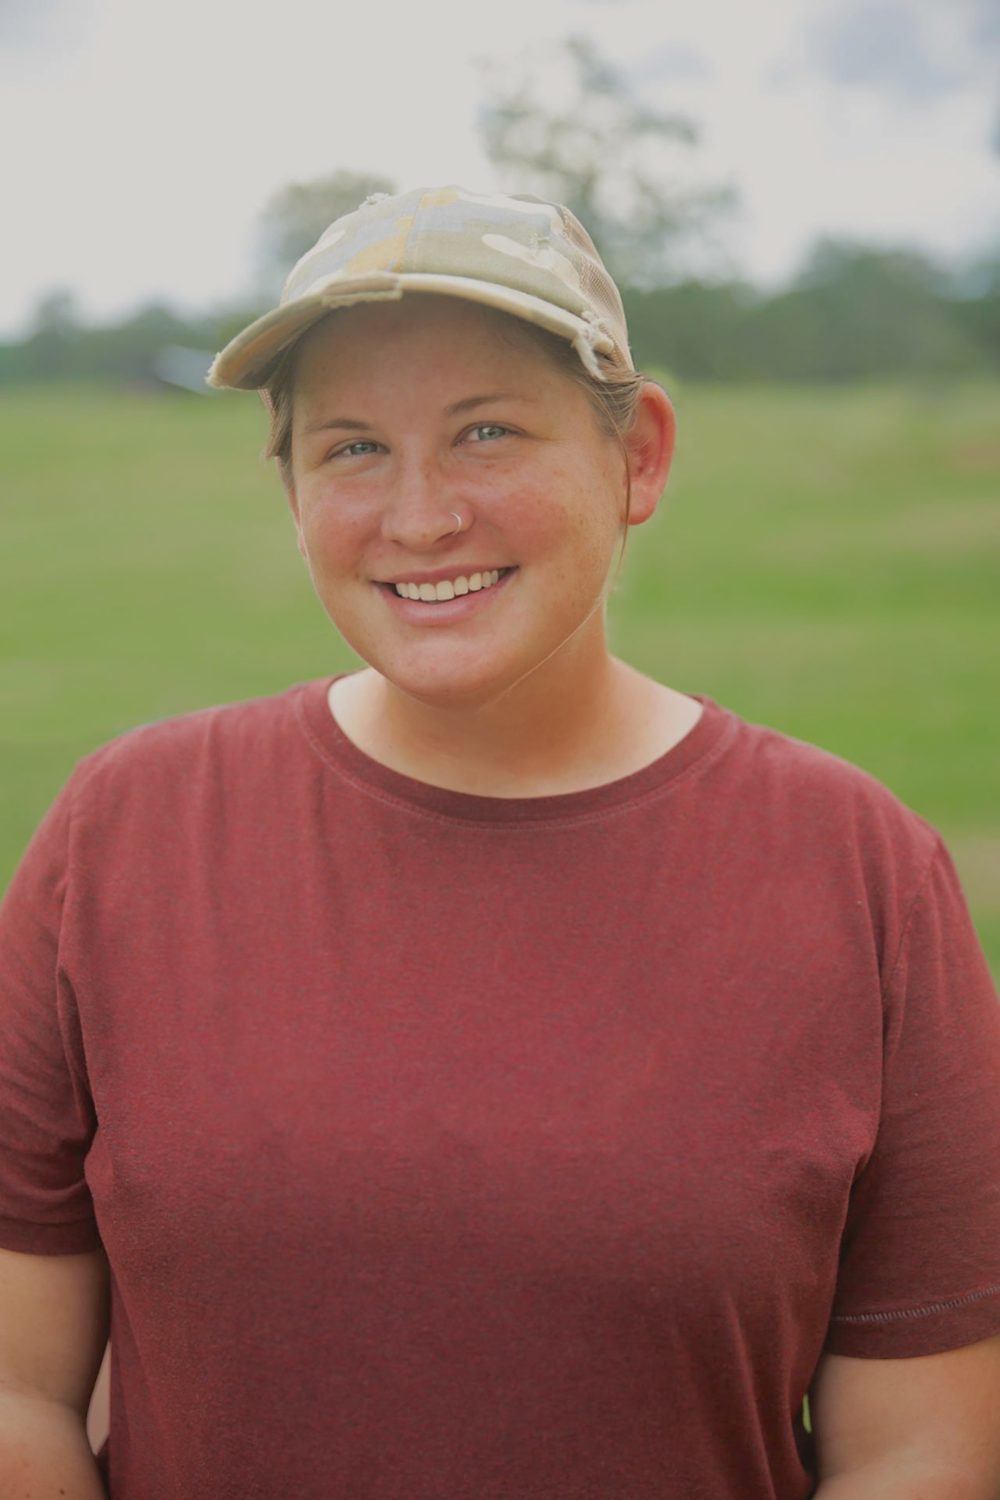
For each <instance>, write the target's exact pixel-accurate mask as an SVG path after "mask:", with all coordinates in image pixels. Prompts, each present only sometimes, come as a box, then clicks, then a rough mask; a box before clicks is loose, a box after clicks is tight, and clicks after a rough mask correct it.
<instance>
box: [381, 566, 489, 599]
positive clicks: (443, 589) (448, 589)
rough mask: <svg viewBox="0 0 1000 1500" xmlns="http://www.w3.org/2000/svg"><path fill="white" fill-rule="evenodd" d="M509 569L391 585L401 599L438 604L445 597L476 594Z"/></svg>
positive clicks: (453, 597)
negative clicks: (437, 581) (430, 581)
mask: <svg viewBox="0 0 1000 1500" xmlns="http://www.w3.org/2000/svg"><path fill="white" fill-rule="evenodd" d="M510 571H511V570H510V568H493V569H492V570H489V571H487V572H483V573H471V574H470V575H469V576H468V577H466V576H465V574H464V573H460V574H459V575H458V577H457V578H442V579H441V581H440V582H439V583H394V584H393V585H392V587H393V588H394V589H395V591H396V593H397V594H398V595H399V597H400V598H401V599H417V600H419V601H420V602H421V603H422V604H438V603H441V602H442V601H443V600H446V599H457V598H459V597H460V596H461V595H462V594H476V593H478V592H479V591H480V589H490V588H492V587H493V586H494V584H497V583H499V582H500V579H501V578H503V577H505V575H506V574H507V573H509V572H510Z"/></svg>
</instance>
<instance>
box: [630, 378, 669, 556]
mask: <svg viewBox="0 0 1000 1500" xmlns="http://www.w3.org/2000/svg"><path fill="white" fill-rule="evenodd" d="M676 436H677V418H676V416H675V415H674V408H673V405H672V403H671V400H670V397H669V396H668V395H667V393H666V391H665V390H663V389H662V387H661V386H658V385H655V384H654V383H653V381H651V380H647V382H646V384H645V385H644V386H643V388H642V391H641V392H640V394H639V402H638V406H637V408H636V414H635V421H634V422H633V424H632V427H631V430H630V431H629V432H628V433H627V435H626V437H625V451H626V452H627V454H628V466H629V477H630V480H631V485H632V498H631V503H630V505H629V517H628V521H629V525H630V526H641V525H642V523H643V521H648V520H649V518H650V516H652V515H653V514H654V512H655V510H656V507H657V505H658V504H659V502H660V497H661V495H662V494H663V491H664V489H665V488H666V484H667V476H668V475H669V473H670V465H671V463H672V462H673V457H674V441H675V438H676Z"/></svg>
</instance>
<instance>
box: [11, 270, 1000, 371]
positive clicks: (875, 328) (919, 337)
mask: <svg viewBox="0 0 1000 1500" xmlns="http://www.w3.org/2000/svg"><path fill="white" fill-rule="evenodd" d="M625 304H626V312H627V314H628V322H629V329H630V332H631V338H632V347H633V352H634V355H635V359H636V363H637V365H639V366H640V367H641V368H646V369H657V370H664V369H665V370H668V371H670V373H671V374H673V375H675V376H677V377H678V378H680V379H684V378H691V379H699V380H739V381H745V380H850V379H858V378H865V377H869V376H879V375H924V374H926V375H975V374H991V373H1000V252H998V254H997V255H996V256H995V257H994V258H993V259H992V260H986V261H982V262H980V263H979V265H978V266H976V267H975V268H973V269H971V270H967V271H966V272H964V273H963V274H962V275H958V274H957V273H947V272H944V271H942V270H941V269H940V268H939V267H937V266H935V265H934V264H933V263H932V262H930V261H929V260H927V259H926V258H925V257H923V256H921V255H920V254H918V253H916V252H914V251H908V250H899V251H887V250H882V249H875V248H872V247H870V246H865V245H858V244H852V243H848V242H843V241H824V242H821V243H820V244H818V245H817V246H816V247H815V248H814V250H813V251H812V252H811V254H810V256H809V257H808V259H807V261H806V262H805V264H804V265H803V267H802V269H801V270H800V271H799V272H798V274H797V275H796V276H795V277H794V278H793V280H792V281H791V283H790V284H789V285H788V286H787V287H785V288H783V289H781V290H779V291H776V292H771V293H765V292H762V291H760V290H759V289H756V288H754V287H753V286H751V285H749V284H748V283H745V282H740V281H733V282H723V283H720V282H711V283H709V282H702V281H697V280H687V281H681V282H679V283H677V284H676V285H672V286H667V287H659V288H654V289H647V290H642V291H639V290H628V291H626V293H625ZM261 310H262V308H258V307H254V306H242V307H231V308H229V309H227V310H226V311H224V312H216V313H214V314H211V315H205V316H202V317H191V316H187V317H184V316H181V315H180V314H178V313H177V312H175V311H172V310H171V309H170V308H168V307H165V306H159V305H154V306H148V307H145V308H143V309H141V310H140V311H139V312H136V313H134V314H133V315H131V316H130V317H127V318H124V319H122V320H120V321H118V322H116V323H112V324H108V325H106V326H102V327H93V326H88V325H87V324H85V323H84V322H83V321H82V320H81V319H80V318H79V317H78V316H77V314H76V312H75V309H74V304H73V300H72V298H71V296H69V294H67V293H53V294H51V295H50V296H49V297H47V298H45V299H44V300H43V301H42V303H40V304H39V307H38V309H37V311H36V315H35V318H34V324H33V328H32V331H31V332H30V334H29V335H28V337H26V338H25V339H23V340H21V341H20V342H17V343H7V344H0V384H7V385H10V384H15V383H18V384H20V383H27V382H38V381H48V380H58V381H74V380H99V381H104V382H124V383H128V384H133V385H135V384H147V383H154V382H157V381H160V380H163V379H164V378H166V379H168V380H169V379H170V378H171V377H170V374H169V368H170V364H169V360H165V359H164V355H165V351H170V350H172V349H173V350H176V349H177V348H178V347H180V348H186V349H197V350H203V351H204V352H205V354H206V356H207V355H210V354H212V353H213V352H214V351H215V350H217V349H219V348H221V347H222V345H223V344H224V343H225V342H226V341H227V340H228V339H229V338H230V337H231V336H232V334H233V333H235V332H236V331H237V330H238V329H240V328H242V327H244V326H245V324H246V322H247V321H248V320H249V319H250V318H252V317H254V316H256V314H257V313H258V312H259V311H261ZM196 363H197V362H196ZM206 364H207V359H206ZM165 372H167V373H166V374H165ZM195 383H197V381H196V382H195Z"/></svg>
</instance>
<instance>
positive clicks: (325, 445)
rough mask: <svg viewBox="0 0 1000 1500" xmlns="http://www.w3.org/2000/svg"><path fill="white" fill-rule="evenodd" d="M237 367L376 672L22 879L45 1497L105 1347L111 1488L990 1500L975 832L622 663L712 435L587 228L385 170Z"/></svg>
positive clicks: (144, 744) (154, 787)
mask: <svg viewBox="0 0 1000 1500" xmlns="http://www.w3.org/2000/svg"><path fill="white" fill-rule="evenodd" d="M212 380H213V381H214V383H215V384H216V385H219V386H223V387H225V386H231V387H235V388H241V389H250V390H253V389H256V390H259V391H260V392H261V393H262V395H263V397H264V400H265V402H266V404H267V406H268V409H269V411H270V414H271V420H272V429H271V435H270V439H269V452H270V453H271V455H272V456H273V457H275V458H276V459H277V466H278V472H279V477H280V480H281V484H282V487H283V489H284V493H285V496H286V499H287V504H288V506H289V509H290V513H291V516H292V518H293V521H294V525H295V530H296V535H297V540H298V546H299V550H300V552H301V554H302V557H303V559H304V561H305V563H306V565H307V568H308V570H309V574H310V576H311V578H312V582H313V586H314V588H315V590H316V593H317V596H318V598H319V600H320V603H321V604H322V606H323V609H324V610H325V612H326V614H327V616H328V617H329V619H330V621H331V623H332V625H333V626H334V627H335V628H336V630H337V631H338V632H339V633H340V634H341V635H342V636H343V637H344V638H345V639H346V640H347V641H348V642H349V643H350V645H351V646H352V647H353V649H354V650H355V651H356V652H357V653H358V655H359V656H360V657H361V658H362V660H363V661H364V662H365V664H366V665H365V666H364V668H363V669H362V670H360V671H357V672H354V673H350V674H346V675H342V676H337V677H324V678H322V679H319V680H314V681H307V682H303V683H299V684H297V685H295V686H293V687H291V688H289V689H288V690H287V691H286V692H284V693H281V694H278V695H277V696H274V697H267V698H260V699H256V700H252V701H250V702H246V703H238V704H231V705H228V706H224V707H214V708H209V709H206V710H204V711H202V712H200V713H196V714H192V715H186V716H184V717H182V718H177V719H170V720H166V721H163V722H161V723H158V724H153V725H147V726H144V727H142V728H140V729H137V730H134V731H132V732H131V733H128V734H125V735H123V736H121V737H119V738H118V739H117V740H114V741H112V742H111V743H110V744H108V745H106V746H104V747H102V748H101V749H99V750H97V751H95V752H94V753H93V754H92V755H90V756H88V757H87V758H86V759H85V760H84V761H82V762H81V763H80V765H79V766H78V767H77V768H76V770H75V771H74V773H73V775H72V777H71V778H70V781H69V783H68V784H67V786H66V788H65V790H64V792H63V793H62V794H61V795H60V797H59V798H58V799H57V801H56V803H55V804H54V806H53V808H52V809H51V810H50V812H49V814H48V815H47V817H46V819H45V821H44V822H43V824H42V826H41V827H40V829H39V831H38V833H37V834H36V836H35V839H34V841H33V842H32V845H31V847H30V849H29V851H28V853H27V855H26V857H25V859H24V861H23V863H22V865H21V867H20V869H19V871H18V873H17V875H16V877H15V880H14V883H13V885H12V887H11V890H10V892H9V895H8V897H7V900H6V902H5V904H4V907H3V909H2V913H0V975H2V976H3V977H2V979H0V1004H2V1009H3V1025H4V1034H5V1035H6V1036H7V1037H8V1038H9V1039H10V1042H9V1045H7V1046H6V1047H5V1048H4V1050H3V1053H2V1055H0V1141H2V1142H3V1145H2V1146H0V1246H2V1247H3V1250H2V1251H0V1329H3V1330H4V1332H2V1333H0V1490H2V1489H3V1483H2V1481H3V1479H4V1478H5V1477H7V1476H12V1475H14V1474H15V1473H16V1475H17V1477H18V1483H19V1484H20V1485H22V1487H23V1482H24V1476H25V1474H26V1473H27V1475H28V1479H29V1480H30V1481H32V1482H33V1483H34V1485H35V1488H36V1489H37V1490H38V1492H39V1493H42V1492H52V1493H55V1488H56V1484H57V1482H58V1483H59V1484H60V1485H61V1486H62V1487H63V1488H65V1489H66V1490H67V1492H73V1493H78V1494H80V1495H81V1497H82V1496H84V1495H87V1496H88V1497H89V1496H91V1495H94V1496H96V1495H98V1494H99V1493H100V1492H101V1484H100V1479H99V1477H98V1473H97V1471H96V1470H95V1468H94V1465H93V1462H92V1460H91V1459H90V1456H89V1454H88V1453H87V1450H86V1445H85V1438H84V1434H83V1430H82V1411H81V1404H82V1400H83V1396H85V1388H86V1386H87V1383H88V1381H89V1380H91V1379H92V1377H93V1371H94V1368H95V1364H96V1361H95V1353H96V1354H99V1352H100V1347H101V1341H102V1340H103V1337H104V1335H105V1334H106V1332H107V1328H108V1325H109V1323H110V1330H111V1336H112V1350H113V1360H112V1367H111V1431H110V1437H109V1441H108V1443H107V1445H106V1447H105V1449H104V1450H103V1452H102V1455H101V1460H100V1475H101V1476H103V1487H104V1488H105V1490H106V1492H107V1494H108V1495H109V1496H110V1497H111V1500H133V1497H137V1496H139V1495H145V1494H156V1495H157V1496H158V1497H162V1500H209V1497H211V1500H228V1497H233V1500H236V1497H243V1496H247V1495H255V1496H260V1497H262V1500H269V1497H272V1496H273V1497H274V1500H278V1497H282V1500H284V1497H285V1496H287V1495H295V1496H297V1497H299V1500H328V1497H330V1496H331V1495H345V1496H347V1495H349V1496H352V1497H353V1496H356V1497H358V1500H399V1497H403V1496H406V1497H407V1500H440V1497H441V1496H456V1497H457V1496H477V1497H497V1500H500V1497H503V1500H509V1497H518V1500H551V1497H554V1496H558V1497H560V1500H611V1497H615V1500H617V1497H622V1500H624V1497H628V1500H654V1497H655V1500H691V1497H693V1496H695V1495H706V1496H708V1495H710V1496H713V1497H723V1496H724V1497H726V1500H806V1497H808V1496H812V1495H819V1496H820V1497H821V1500H827V1497H829V1500H852V1497H853V1500H865V1497H868V1496H875V1495H878V1496H879V1497H880V1500H892V1497H894V1496H899V1500H903V1497H907V1500H912V1496H914V1495H916V1494H918V1493H919V1494H920V1495H922V1496H926V1497H928V1500H935V1497H936V1500H947V1497H957V1496H959V1495H960V1496H961V1497H962V1500H978V1497H982V1500H992V1497H993V1495H994V1493H995V1488H996V1485H997V1484H998V1483H1000V1444H998V1439H997V1433H998V1431H1000V1354H998V1348H1000V1343H998V1335H1000V1251H998V1246H1000V1193H998V1190H997V1184H998V1182H1000V1007H998V1005H997V1000H996V995H995V992H994V991H993V989H992V987H991V984H990V980H989V977H988V973H987V970H986V966H985V963H984V961H983V958H982V953H981V951H980V948H979V946H978V943H977V940H976V936H975V933H974V931H973V929H972V925H971V922H970V920H969V916H968V912H967V910H966V906H965V901H964V898H963V895H962V892H961V889H960V887H959V884H958V880H957V877H956V875H955V870H954V867H953V865H952V863H951V860H950V858H949V855H948V852H947V850H946V849H945V848H944V847H943V845H942V843H941V840H940V838H939V837H938V835H937V834H936V832H935V830H934V829H933V828H931V827H930V826H929V825H928V824H927V823H926V822H924V821H923V820H922V819H921V818H920V817H918V816H917V815H916V814H915V813H913V812H911V811H909V810H908V809H907V808H905V807H903V806H902V805H901V804H900V803H899V802H898V801H897V800H896V799H895V798H894V797H893V796H892V795H891V794H890V793H889V792H888V791H887V790H886V789H885V788H884V787H883V786H881V785H880V784H879V783H877V782H875V781H874V780H873V779H872V778H871V777H869V776H867V775H865V774H864V773H862V772H861V771H859V770H857V769H856V768H854V767H853V766H850V765H848V764H846V763H845V762H843V761H841V760H838V759H836V758H835V757H833V756H831V755H828V754H826V753H825V752H823V751H822V750H819V749H816V748H815V747H812V746H809V745H805V744H802V743H800V742H798V741H795V740H792V739H789V738H787V737H786V736H784V735H782V734H780V733H777V732H776V731H774V730H772V729H768V728H764V727H761V726H758V725H753V724H749V723H747V722H745V721H744V720H742V719H741V718H739V717H738V716H737V715H735V714H733V713H731V712H729V711H728V710H726V709H725V708H723V707H721V706H720V705H718V704H716V703H714V702H712V701H711V700H710V699H708V698H706V697H705V696H703V695H696V696H692V695H689V694H686V693H682V692H679V691H677V690H675V689H673V688H671V687H669V686H667V685H665V684H662V683H658V682H654V681H652V680H651V679H649V678H648V677H645V676H643V675H642V674H641V673H639V672H638V671H636V670H635V669H634V668H632V667H631V666H630V665H628V664H627V663H626V662H624V661H621V660H620V659H618V658H617V657H615V656H614V655H613V654H612V653H611V651H610V649H609V645H608V637H607V618H606V616H607V606H608V599H609V595H610V592H611V589H612V586H613V582H614V578H615V576H616V570H617V568H618V566H619V564H620V559H621V550H622V544H623V541H624V538H625V536H626V535H627V534H629V533H630V532H631V530H632V528H634V527H638V526H641V525H642V524H643V523H644V522H646V521H648V520H649V519H650V517H651V516H652V515H653V514H654V512H655V510H656V507H657V504H658V501H659V499H660V495H661V492H662V490H663V488H664V485H665V483H666V480H667V476H668V473H669V469H670V464H671V459H672V455H673V450H674V440H675V423H674V414H673V410H672V407H671V404H670V401H669V399H668V398H667V396H666V394H665V393H664V392H663V390H662V389H660V387H659V386H657V385H656V384H654V383H653V382H651V381H648V380H645V379H644V378H643V376H642V375H641V374H640V373H639V372H637V371H636V370H635V369H634V368H633V365H632V360H631V356H630V354H629V348H628V336H627V331H626V328H625V324H624V318H623V315H622V310H621V302H620V298H619V297H618V293H617V290H616V289H615V287H614V284H613V283H612V282H611V280H610V278H609V277H608V275H607V272H606V271H605V269H604V267H603V266H602V265H601V262H600V260H599V257H598V255H597V252H596V250H595V249H594V246H593V245H592V243H591V241H590V240H589V238H588V236H587V235H586V232H585V231H584V230H583V229H582V227H581V226H580V225H579V224H578V223H577V221H576V220H575V219H574V218H573V217H572V215H571V214H569V213H568V211H567V210H565V209H563V208H560V207H559V206H558V205H553V204H547V203H543V202H540V201H539V200H537V199H534V198H510V197H503V196H488V195H479V194H473V193H468V192H466V191H464V190H462V189H459V188H442V189H434V190H420V191H417V192H414V193H410V194H405V195H402V196H401V197H399V198H381V199H376V200H374V201H369V202H367V203H365V204H363V205H362V206H361V207H360V208H359V209H358V210H357V211H355V212H354V213H352V214H349V215H347V216H346V217H345V218H343V219H341V220H339V221H338V222H337V223H336V224H334V225H331V226H330V228H329V229H328V230H327V231H326V233H325V234H324V235H323V236H322V238H321V240H320V241H319V243H318V244H317V246H316V247H315V248H314V249H313V250H312V251H310V252H309V254H308V255H306V256H305V257H304V258H303V260H302V261H301V262H300V263H299V264H298V266H296V267H295V268H294V269H293V271H292V273H291V275H290V277H289V280H288V283H287V285H286V289H285V293H284V296H283V299H282V302H281V304H280V306H279V307H278V308H276V309H274V310H273V311H272V312H271V313H269V314H268V315H267V316H266V317H264V318H262V319H260V320H258V321H257V322H256V323H255V324H253V325H251V327H250V328H248V329H247V330H245V331H244V332H243V333H242V334H240V335H239V337H238V338H236V339H235V340H234V341H233V343H232V344H231V345H230V346H229V347H228V348H227V349H225V350H224V351H223V352H222V354H221V355H220V356H219V357H218V359H217V360H216V363H215V365H214V366H213V372H212ZM42 1257H50V1258H51V1261H52V1265H53V1272H52V1274H51V1275H48V1276H47V1275H46V1274H45V1272H44V1270H40V1269H39V1267H40V1266H44V1264H45V1263H44V1261H43V1260H42V1259H41V1258H42ZM26 1263H28V1264H27V1266H26ZM99 1273H100V1274H99ZM105 1287H107V1289H108V1296H109V1311H108V1310H107V1309H106V1307H105V1303H104V1301H103V1300H102V1297H103V1296H104V1289H105ZM68 1329H70V1330H73V1332H72V1333H68V1332H67V1330H68ZM807 1392H811V1395H812V1402H811V1406H812V1417H813V1423H812V1430H811V1431H810V1430H809V1429H808V1428H807V1426H806V1425H805V1423H804V1422H803V1402H804V1398H805V1396H806V1394H807ZM81 1393H83V1396H82V1395H81ZM26 1411H29V1412H30V1413H31V1417H32V1421H31V1422H29V1423H28V1424H27V1425H25V1423H24V1416H25V1412H26ZM25 1432H27V1433H29V1434H34V1436H29V1437H27V1438H25V1437H24V1436H23V1434H24V1433H25ZM5 1445H6V1446H5ZM53 1455H54V1456H53ZM5 1463H6V1464H7V1468H6V1469H4V1467H3V1465H4V1464H5ZM67 1480H68V1481H69V1483H66V1481H67Z"/></svg>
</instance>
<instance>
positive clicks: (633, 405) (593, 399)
mask: <svg viewBox="0 0 1000 1500" xmlns="http://www.w3.org/2000/svg"><path fill="white" fill-rule="evenodd" d="M491 311H492V310H491ZM336 316H337V314H336V312H333V313H328V314H327V317H328V318H331V317H336ZM493 316H494V317H495V319H496V323H497V327H498V329H499V331H500V333H501V335H502V336H503V337H504V338H505V339H506V340H507V341H508V342H521V343H522V344H523V343H529V344H531V345H532V346H533V347H534V348H535V349H537V350H538V351H539V352H540V353H541V354H542V355H543V357H544V358H546V359H547V360H548V361H549V362H550V363H551V364H553V365H555V366H556V367H557V368H558V369H559V370H561V371H562V372H563V374H565V375H567V376H569V378H570V379H571V380H572V381H573V382H574V383H575V384H576V385H578V386H580V387H581V389H582V390H583V392H584V394H585V395H586V397H587V399H588V401H589V402H590V406H591V409H592V411H593V413H594V416H595V418H596V419H597V424H598V427H599V429H600V431H601V432H603V433H604V435H605V436H606V437H608V438H611V439H612V441H614V442H616V443H617V445H618V447H619V449H620V451H621V455H622V461H623V463H624V465H625V513H624V516H623V520H622V542H621V552H620V555H619V561H618V566H619V570H620V568H621V563H622V559H623V558H624V555H625V541H626V537H627V535H628V519H629V513H630V510H631V503H632V485H631V474H630V467H629V460H628V449H627V447H626V444H625V439H626V437H627V436H628V434H629V432H631V430H632V426H633V424H634V423H635V419H636V414H637V412H638V409H639V396H640V394H641V392H642V388H643V386H644V385H645V384H647V381H648V377H647V376H646V375H644V374H643V373H642V371H641V370H628V369H623V368H622V367H621V366H620V365H616V364H613V363H612V362H611V360H610V359H608V358H607V356H604V355H598V356H597V357H598V359H599V360H600V362H601V365H602V367H603V368H604V370H605V372H606V378H605V379H604V380H599V379H598V378H597V376H596V375H592V374H591V373H590V371H589V370H588V369H587V368H586V366H585V365H584V364H583V363H582V361H581V360H580V357H579V355H578V354H577V353H576V351H575V350H574V348H573V346H572V344H570V343H569V342H568V341H567V340H566V339H563V338H560V337H559V336H558V334H554V333H549V331H548V330H547V329H545V328H538V327H536V326H535V325H534V324H533V323H527V322H525V321H524V320H523V319H520V318H516V317H513V316H511V315H509V314H507V313H494V314H493ZM321 321H322V322H326V318H324V319H322V320H321ZM319 326H320V325H319V324H318V323H317V324H313V327H314V328H317V327H319ZM311 331H312V330H310V332H311ZM300 345H301V339H296V341H295V343H293V344H292V345H291V346H290V347H289V348H288V349H286V350H285V352H284V354H283V355H282V356H281V358H280V359H279V361H278V363H277V364H276V365H275V367H274V369H273V371H272V372H271V375H270V376H269V377H268V380H267V382H266V384H265V385H263V386H261V388H260V395H261V399H262V400H263V402H264V406H265V408H266V410H267V413H268V421H269V427H268V434H267V442H266V443H265V445H264V453H263V457H264V458H265V459H272V458H273V459H276V460H277V463H278V471H279V473H280V475H281V479H282V482H283V484H284V485H285V486H286V488H287V487H288V486H290V484H291V478H292V409H293V403H294V398H295V369H296V364H297V360H298V353H299V348H300Z"/></svg>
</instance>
